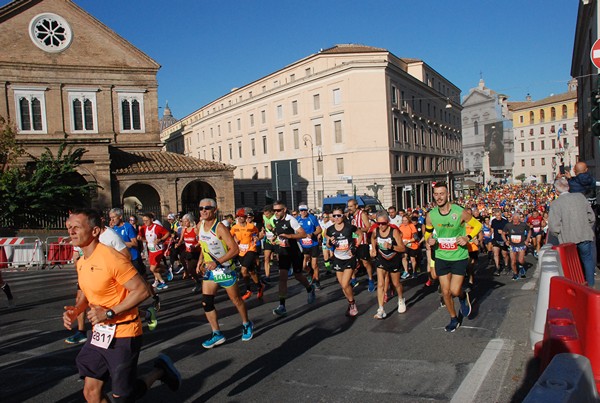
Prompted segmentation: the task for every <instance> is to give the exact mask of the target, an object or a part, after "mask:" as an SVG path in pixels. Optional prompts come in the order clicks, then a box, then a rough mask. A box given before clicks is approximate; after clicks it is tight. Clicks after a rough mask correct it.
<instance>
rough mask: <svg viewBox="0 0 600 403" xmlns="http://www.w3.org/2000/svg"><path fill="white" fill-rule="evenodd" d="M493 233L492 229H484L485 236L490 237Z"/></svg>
mask: <svg viewBox="0 0 600 403" xmlns="http://www.w3.org/2000/svg"><path fill="white" fill-rule="evenodd" d="M491 235H492V233H491V232H490V231H483V236H484V237H486V238H489V237H490V236H491Z"/></svg>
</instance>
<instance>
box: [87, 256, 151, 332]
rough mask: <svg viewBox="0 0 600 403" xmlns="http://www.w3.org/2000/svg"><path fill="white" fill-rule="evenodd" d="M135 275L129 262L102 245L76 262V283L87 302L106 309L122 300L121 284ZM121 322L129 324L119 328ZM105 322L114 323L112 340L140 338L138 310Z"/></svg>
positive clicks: (140, 322)
mask: <svg viewBox="0 0 600 403" xmlns="http://www.w3.org/2000/svg"><path fill="white" fill-rule="evenodd" d="M136 274H137V270H136V269H135V267H133V265H132V264H131V261H130V260H129V259H127V258H126V257H125V256H123V255H121V254H120V253H119V252H117V251H116V250H114V249H113V248H110V247H108V246H106V245H103V244H98V246H96V249H94V252H93V253H92V255H91V256H90V257H88V258H87V259H86V258H85V257H83V256H82V257H81V258H79V260H78V261H77V281H78V282H79V288H81V291H83V293H84V295H85V297H86V298H87V300H88V302H89V303H90V304H93V305H100V306H102V307H104V308H108V309H110V308H112V307H113V306H115V305H118V304H120V303H121V302H122V301H123V300H124V299H125V297H126V296H127V292H128V291H127V289H126V288H125V287H124V286H123V285H124V284H125V283H126V282H128V281H129V280H131V279H132V278H133V277H134V276H135V275H136ZM123 322H129V323H125V324H122V325H119V323H123ZM104 323H106V324H111V323H116V324H117V330H116V333H115V338H121V337H135V336H141V335H142V321H141V320H140V316H139V313H138V309H137V307H136V308H133V309H130V310H129V311H125V312H123V313H120V314H119V315H118V316H117V317H116V318H115V319H113V320H107V321H106V322H104Z"/></svg>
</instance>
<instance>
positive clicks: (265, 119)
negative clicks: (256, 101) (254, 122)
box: [260, 110, 267, 125]
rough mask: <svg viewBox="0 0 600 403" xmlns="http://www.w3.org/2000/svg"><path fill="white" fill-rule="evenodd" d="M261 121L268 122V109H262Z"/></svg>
mask: <svg viewBox="0 0 600 403" xmlns="http://www.w3.org/2000/svg"><path fill="white" fill-rule="evenodd" d="M260 121H261V123H262V124H263V125H264V124H265V123H267V111H265V110H262V111H260Z"/></svg>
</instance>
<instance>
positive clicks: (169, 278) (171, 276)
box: [167, 266, 173, 281]
mask: <svg viewBox="0 0 600 403" xmlns="http://www.w3.org/2000/svg"><path fill="white" fill-rule="evenodd" d="M172 280H173V268H172V267H171V266H169V269H168V270H167V281H172Z"/></svg>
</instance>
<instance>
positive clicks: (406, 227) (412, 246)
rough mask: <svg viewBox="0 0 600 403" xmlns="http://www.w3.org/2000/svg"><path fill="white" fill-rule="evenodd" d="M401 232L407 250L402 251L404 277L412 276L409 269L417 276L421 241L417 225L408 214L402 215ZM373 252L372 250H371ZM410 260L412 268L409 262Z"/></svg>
mask: <svg viewBox="0 0 600 403" xmlns="http://www.w3.org/2000/svg"><path fill="white" fill-rule="evenodd" d="M399 230H400V234H401V236H402V245H404V246H405V247H406V248H405V251H404V252H403V253H402V267H403V268H404V271H403V272H402V279H407V278H409V277H410V273H409V269H410V270H411V271H412V272H413V276H414V277H416V273H417V254H418V249H419V241H418V240H417V227H416V226H415V225H414V224H413V223H412V222H410V220H409V218H408V216H407V215H404V216H403V217H402V224H400V227H399ZM371 254H372V251H371ZM409 260H410V268H409V266H408V262H409Z"/></svg>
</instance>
